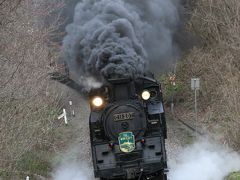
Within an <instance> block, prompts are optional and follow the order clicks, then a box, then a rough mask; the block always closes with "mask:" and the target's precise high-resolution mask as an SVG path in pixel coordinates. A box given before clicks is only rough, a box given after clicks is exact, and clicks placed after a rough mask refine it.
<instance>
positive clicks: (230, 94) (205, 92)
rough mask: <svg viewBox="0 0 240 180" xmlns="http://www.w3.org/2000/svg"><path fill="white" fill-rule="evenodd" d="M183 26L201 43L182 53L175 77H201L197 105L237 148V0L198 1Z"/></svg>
mask: <svg viewBox="0 0 240 180" xmlns="http://www.w3.org/2000/svg"><path fill="white" fill-rule="evenodd" d="M187 26H188V29H189V30H190V31H191V32H194V33H196V34H197V35H198V36H200V37H201V39H202V44H203V46H202V47H200V48H194V49H192V50H191V51H190V53H188V54H186V56H185V57H184V60H183V61H182V62H181V63H180V64H179V68H178V75H179V78H180V79H181V81H183V82H186V81H189V78H190V77H192V76H196V77H200V78H201V82H202V84H201V85H202V89H201V92H200V101H201V107H202V108H203V109H205V110H206V109H208V111H209V110H210V111H211V112H212V113H210V114H211V116H212V117H214V119H212V120H215V121H217V123H218V124H220V125H221V127H222V130H223V131H224V132H225V140H228V142H229V143H230V144H231V145H232V146H233V147H235V148H236V149H240V142H239V139H240V132H239V129H240V1H239V0H199V1H198V2H197V4H196V8H195V9H194V11H193V12H192V18H191V20H190V21H189V23H188V25H187ZM189 93H190V90H189V89H188V91H186V92H185V95H186V94H188V95H189ZM212 114H213V115H212Z"/></svg>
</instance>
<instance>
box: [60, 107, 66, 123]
mask: <svg viewBox="0 0 240 180" xmlns="http://www.w3.org/2000/svg"><path fill="white" fill-rule="evenodd" d="M62 118H64V122H65V124H66V125H67V124H68V120H67V113H66V109H64V108H63V113H62V114H61V115H60V116H58V119H62Z"/></svg>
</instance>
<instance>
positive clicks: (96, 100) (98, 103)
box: [92, 96, 103, 107]
mask: <svg viewBox="0 0 240 180" xmlns="http://www.w3.org/2000/svg"><path fill="white" fill-rule="evenodd" d="M92 104H93V105H94V106H95V107H101V106H102V105H103V99H102V98H101V97H98V96H97V97H94V98H93V100H92Z"/></svg>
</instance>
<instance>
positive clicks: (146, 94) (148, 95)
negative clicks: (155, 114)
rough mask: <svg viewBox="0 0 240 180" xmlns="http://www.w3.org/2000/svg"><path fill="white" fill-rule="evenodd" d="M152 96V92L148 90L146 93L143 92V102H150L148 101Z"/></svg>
mask: <svg viewBox="0 0 240 180" xmlns="http://www.w3.org/2000/svg"><path fill="white" fill-rule="evenodd" d="M150 96H151V94H150V92H149V91H148V90H144V91H143V92H142V98H143V100H148V99H149V98H150Z"/></svg>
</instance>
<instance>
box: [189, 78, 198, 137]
mask: <svg viewBox="0 0 240 180" xmlns="http://www.w3.org/2000/svg"><path fill="white" fill-rule="evenodd" d="M191 89H192V90H194V101H195V102H194V113H195V127H196V134H195V136H196V137H197V121H198V115H197V113H198V112H197V91H198V90H199V89H200V79H199V78H192V79H191Z"/></svg>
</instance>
